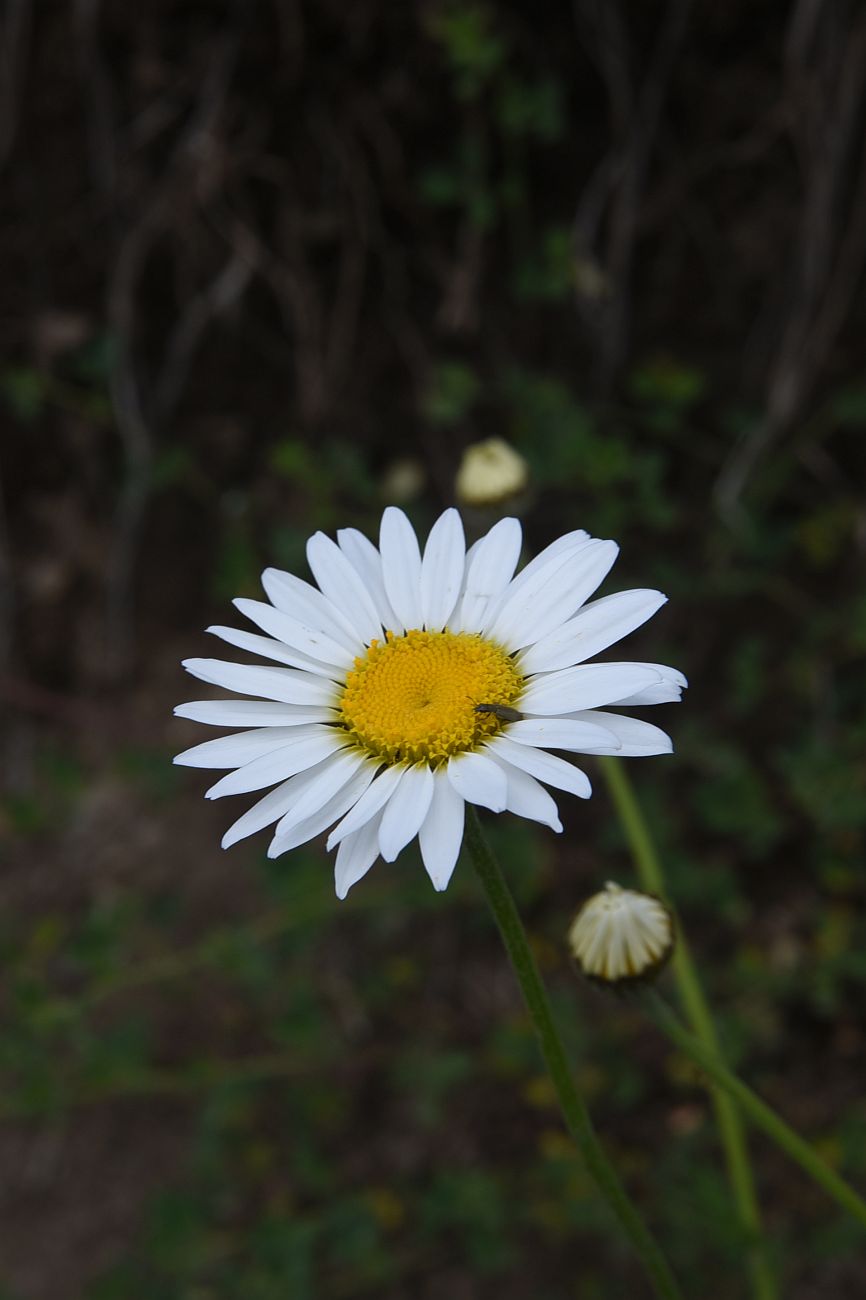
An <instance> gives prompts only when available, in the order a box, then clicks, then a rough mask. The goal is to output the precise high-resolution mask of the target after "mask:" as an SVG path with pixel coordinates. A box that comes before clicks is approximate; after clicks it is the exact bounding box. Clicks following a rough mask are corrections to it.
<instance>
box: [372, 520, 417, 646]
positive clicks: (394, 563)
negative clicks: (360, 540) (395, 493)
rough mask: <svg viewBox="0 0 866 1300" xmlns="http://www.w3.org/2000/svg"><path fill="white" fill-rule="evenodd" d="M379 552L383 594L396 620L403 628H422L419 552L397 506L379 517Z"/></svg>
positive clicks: (410, 526) (406, 522) (412, 532)
mask: <svg viewBox="0 0 866 1300" xmlns="http://www.w3.org/2000/svg"><path fill="white" fill-rule="evenodd" d="M379 550H380V552H381V555H382V576H383V578H384V580H385V591H386V592H387V593H388V599H389V601H390V602H391V605H392V606H393V608H394V611H395V613H396V614H397V617H398V618H399V619H401V620H402V623H403V626H404V627H407V628H412V627H421V626H422V624H423V622H424V613H423V610H422V608H421V552H420V550H419V549H418V538H417V537H416V536H415V530H414V528H413V527H412V525H411V524H410V523H409V520H408V519H407V518H406V516H405V515H404V514H403V511H402V510H398V509H397V507H396V506H389V507H388V509H387V510H386V511H385V513H384V514H383V515H382V526H381V529H380V532H379Z"/></svg>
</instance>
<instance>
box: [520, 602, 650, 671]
mask: <svg viewBox="0 0 866 1300" xmlns="http://www.w3.org/2000/svg"><path fill="white" fill-rule="evenodd" d="M666 600H667V596H664V595H662V593H661V592H660V591H618V592H616V593H615V594H614V595H613V596H602V598H601V599H600V600H594V601H592V602H591V604H589V605H585V606H584V607H583V609H582V610H581V611H580V613H579V614H576V615H575V617H574V618H572V619H569V621H568V622H567V623H563V624H562V626H561V627H559V628H557V629H556V631H555V632H550V633H549V634H548V635H547V636H545V637H542V638H541V639H540V640H538V641H536V642H535V643H534V644H533V645H531V646H530V647H529V648H528V649H527V650H524V652H523V654H522V655H521V656H520V671H521V672H522V673H525V674H527V675H530V674H532V673H549V672H553V671H554V670H555V669H557V668H568V667H570V666H571V665H572V664H580V663H584V662H585V661H586V660H587V659H591V658H592V656H593V655H597V654H599V653H600V652H601V651H602V650H606V649H607V648H608V646H611V645H614V644H615V642H617V641H621V640H622V638H623V637H624V636H628V634H629V633H630V632H634V630H635V628H638V627H640V626H641V624H642V623H645V622H646V621H647V619H648V618H652V616H653V614H655V613H656V611H657V610H658V609H660V608H661V606H662V605H664V603H665V602H666Z"/></svg>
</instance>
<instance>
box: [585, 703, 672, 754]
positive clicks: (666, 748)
mask: <svg viewBox="0 0 866 1300" xmlns="http://www.w3.org/2000/svg"><path fill="white" fill-rule="evenodd" d="M572 717H573V720H574V721H575V722H589V721H592V722H597V723H599V724H601V725H602V726H604V727H605V728H606V729H607V730H608V731H610V732H612V733H613V735H614V737H615V738H616V740H617V741H619V745H618V746H611V748H610V749H598V750H595V751H594V752H595V753H597V754H616V755H617V756H618V757H620V758H649V757H650V755H652V754H670V753H672V752H673V748H674V744H673V741H672V740H671V738H670V736H669V735H668V734H667V732H665V731H662V729H661V727H654V726H653V724H652V723H651V722H642V721H641V720H640V719H638V718H627V717H625V716H624V715H622V714H620V713H604V712H602V711H601V710H598V709H593V711H592V712H591V713H575V714H573V715H572Z"/></svg>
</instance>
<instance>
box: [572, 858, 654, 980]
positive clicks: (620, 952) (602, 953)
mask: <svg viewBox="0 0 866 1300" xmlns="http://www.w3.org/2000/svg"><path fill="white" fill-rule="evenodd" d="M568 942H569V946H570V948H571V951H572V953H573V955H574V958H575V960H576V962H577V964H578V965H579V966H580V969H581V971H582V972H583V974H584V975H586V976H587V977H588V978H589V979H593V980H599V981H600V982H601V983H603V984H618V985H622V984H627V983H632V982H634V981H637V980H644V979H647V978H651V977H652V976H653V975H655V974H656V973H657V972H658V971H659V970H660V969H661V967H662V966H663V965H664V963H665V962H666V961H667V959H668V957H669V956H670V955H671V952H672V951H673V946H674V924H673V918H672V916H671V914H670V912H669V911H668V909H667V908H666V907H665V905H664V903H662V902H661V901H660V900H659V899H658V898H654V897H653V896H652V895H651V894H639V893H638V892H637V891H636V890H633V889H621V888H620V887H619V885H615V884H613V883H612V882H611V881H608V883H607V884H606V885H605V887H604V889H603V890H602V891H601V892H600V893H598V894H593V896H592V898H589V899H587V901H586V902H585V903H584V905H583V907H582V908H581V909H580V911H579V912H578V914H577V916H576V917H575V918H574V921H573V922H572V924H571V928H570V929H569V932H568Z"/></svg>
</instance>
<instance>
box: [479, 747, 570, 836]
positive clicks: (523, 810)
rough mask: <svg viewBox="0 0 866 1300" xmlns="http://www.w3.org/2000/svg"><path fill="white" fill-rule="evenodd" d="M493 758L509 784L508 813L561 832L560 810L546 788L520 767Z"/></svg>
mask: <svg viewBox="0 0 866 1300" xmlns="http://www.w3.org/2000/svg"><path fill="white" fill-rule="evenodd" d="M489 752H490V751H489V749H488V753H489ZM491 757H492V758H493V761H494V763H496V764H497V766H498V767H501V768H502V771H503V772H504V773H505V779H506V781H507V782H508V794H507V803H506V805H505V807H506V809H507V810H508V812H513V813H515V814H516V815H517V816H518V817H528V818H529V820H530V821H533V822H541V823H542V825H544V826H549V827H550V828H551V830H554V831H557V832H559V831H561V830H562V822H561V821H560V820H559V809H558V808H557V806H556V803H555V801H554V800H553V799H552V798H551V796H550V795H549V794H548V793H547V791H546V790H545V788H544V786H543V785H539V784H538V782H537V781H536V780H535V778H534V777H532V776H530V775H529V773H528V772H524V771H523V770H522V769H521V768H519V767H512V765H511V764H510V763H508V762H507V761H506V760H505V759H501V758H500V757H499V756H498V755H496V754H492V755H491Z"/></svg>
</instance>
